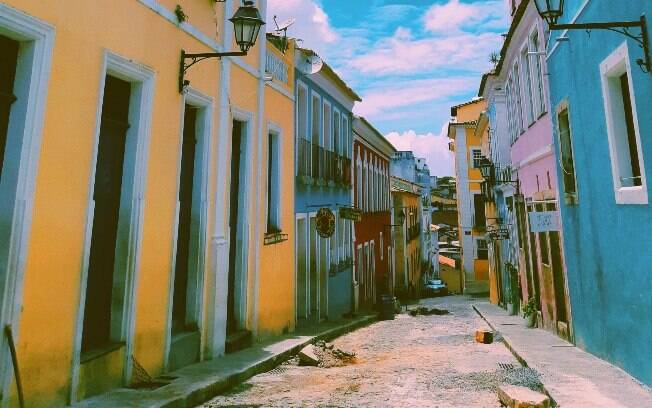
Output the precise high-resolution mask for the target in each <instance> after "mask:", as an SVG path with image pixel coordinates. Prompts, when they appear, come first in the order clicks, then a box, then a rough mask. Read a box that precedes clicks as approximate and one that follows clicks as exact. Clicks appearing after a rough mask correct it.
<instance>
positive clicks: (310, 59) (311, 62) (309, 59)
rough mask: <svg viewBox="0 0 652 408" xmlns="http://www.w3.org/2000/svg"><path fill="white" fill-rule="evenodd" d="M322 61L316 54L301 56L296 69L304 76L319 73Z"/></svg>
mask: <svg viewBox="0 0 652 408" xmlns="http://www.w3.org/2000/svg"><path fill="white" fill-rule="evenodd" d="M323 66H324V61H322V59H321V58H320V57H319V55H317V54H312V55H307V56H303V57H302V58H301V59H300V60H299V63H298V64H297V69H298V70H299V71H301V72H302V73H304V74H306V75H312V74H316V73H317V72H319V71H321V69H322V67H323Z"/></svg>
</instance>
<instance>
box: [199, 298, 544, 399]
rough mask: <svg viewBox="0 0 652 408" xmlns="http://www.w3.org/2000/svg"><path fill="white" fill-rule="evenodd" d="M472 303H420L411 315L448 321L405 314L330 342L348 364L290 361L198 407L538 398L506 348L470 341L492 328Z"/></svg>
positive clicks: (534, 383)
mask: <svg viewBox="0 0 652 408" xmlns="http://www.w3.org/2000/svg"><path fill="white" fill-rule="evenodd" d="M472 303H473V300H472V299H469V298H468V297H465V296H446V297H440V298H435V299H425V300H421V301H420V302H419V304H418V305H412V306H409V307H408V308H409V309H410V310H412V309H413V308H416V307H428V308H432V307H436V308H438V309H446V310H448V311H449V312H450V313H449V314H441V315H436V314H432V315H417V316H415V317H412V316H411V315H410V314H409V313H402V314H400V315H398V316H396V319H395V320H386V321H379V322H376V323H374V324H371V325H368V326H366V327H364V328H361V329H358V330H355V331H352V332H350V333H347V334H346V335H344V336H341V337H338V338H337V339H335V340H334V341H333V342H332V344H333V346H334V347H335V348H337V349H341V350H345V351H347V352H354V353H355V359H353V360H350V361H348V362H347V363H346V364H344V365H333V366H322V365H320V366H319V367H312V366H300V365H298V362H297V361H296V359H293V360H291V361H289V362H287V363H285V364H282V365H280V366H278V367H277V368H275V369H274V370H271V371H269V372H267V373H263V374H259V375H256V376H255V377H252V378H250V379H249V380H247V381H245V382H243V383H242V384H240V385H238V386H236V387H234V388H232V389H230V390H228V391H227V392H225V393H222V394H221V395H219V396H217V397H215V398H214V399H213V400H211V401H210V402H207V403H206V404H204V405H202V407H203V408H218V407H219V408H222V407H233V408H235V407H241V408H244V407H265V408H295V407H296V408H303V407H332V408H353V407H355V408H364V407H369V408H377V407H378V408H460V407H464V408H500V407H501V404H500V401H499V400H498V395H497V388H498V387H499V386H503V385H507V384H512V385H521V386H525V387H528V388H530V389H534V390H540V389H541V387H540V386H541V383H540V382H539V380H538V375H537V373H536V372H534V371H533V370H531V369H529V368H525V367H521V366H520V364H519V362H518V361H517V360H516V358H515V357H514V356H513V355H512V353H510V351H509V350H508V349H507V348H506V347H505V346H504V344H503V343H501V342H494V343H492V344H480V343H478V342H476V341H475V338H474V333H475V331H476V330H478V329H487V330H489V326H488V325H487V323H486V322H485V321H484V320H482V318H480V316H478V314H477V313H476V312H475V311H474V310H473V309H472V308H471V305H472Z"/></svg>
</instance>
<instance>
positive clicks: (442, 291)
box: [423, 279, 448, 296]
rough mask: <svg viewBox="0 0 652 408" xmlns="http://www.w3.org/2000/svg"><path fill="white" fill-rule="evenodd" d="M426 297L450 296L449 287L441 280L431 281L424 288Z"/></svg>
mask: <svg viewBox="0 0 652 408" xmlns="http://www.w3.org/2000/svg"><path fill="white" fill-rule="evenodd" d="M423 292H424V293H423V294H424V295H425V296H446V295H448V286H446V282H444V281H443V280H441V279H430V280H429V281H427V282H426V284H425V286H424V288H423Z"/></svg>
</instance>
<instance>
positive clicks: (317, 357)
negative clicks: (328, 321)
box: [299, 341, 356, 368]
mask: <svg viewBox="0 0 652 408" xmlns="http://www.w3.org/2000/svg"><path fill="white" fill-rule="evenodd" d="M355 362H356V358H355V353H350V352H348V351H344V350H341V349H338V348H335V346H333V344H331V343H326V342H324V341H318V342H317V343H315V344H314V345H313V344H309V345H307V346H306V347H304V348H303V349H302V350H301V351H300V352H299V365H303V366H306V365H307V366H316V367H321V368H330V367H341V366H344V365H347V364H352V363H355Z"/></svg>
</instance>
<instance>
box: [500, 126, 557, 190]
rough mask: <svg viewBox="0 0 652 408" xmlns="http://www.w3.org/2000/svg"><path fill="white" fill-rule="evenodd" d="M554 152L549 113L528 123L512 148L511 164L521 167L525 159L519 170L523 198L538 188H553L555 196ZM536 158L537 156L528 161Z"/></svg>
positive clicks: (555, 172)
mask: <svg viewBox="0 0 652 408" xmlns="http://www.w3.org/2000/svg"><path fill="white" fill-rule="evenodd" d="M553 153H554V146H553V145H552V122H551V119H550V114H548V113H546V114H545V115H544V116H542V117H541V118H539V120H538V121H536V122H535V123H534V124H533V125H532V126H530V127H529V128H528V130H527V131H526V132H525V133H523V134H522V135H521V136H520V137H519V138H518V139H517V140H516V142H515V143H514V144H513V145H512V148H511V157H512V163H514V165H515V166H520V165H521V162H523V161H524V160H527V161H528V163H526V164H525V165H524V166H523V167H520V168H519V169H518V177H519V179H520V181H521V192H522V194H523V195H524V196H525V197H532V195H533V194H534V193H536V192H537V191H544V190H553V191H554V192H555V196H556V195H557V170H556V165H555V155H554V154H553ZM535 157H536V159H534V160H530V159H532V158H535ZM537 176H538V177H539V186H537ZM548 178H550V185H549V183H548Z"/></svg>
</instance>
